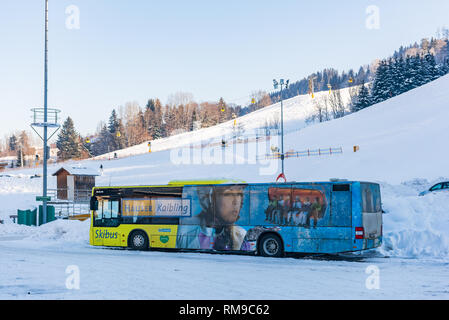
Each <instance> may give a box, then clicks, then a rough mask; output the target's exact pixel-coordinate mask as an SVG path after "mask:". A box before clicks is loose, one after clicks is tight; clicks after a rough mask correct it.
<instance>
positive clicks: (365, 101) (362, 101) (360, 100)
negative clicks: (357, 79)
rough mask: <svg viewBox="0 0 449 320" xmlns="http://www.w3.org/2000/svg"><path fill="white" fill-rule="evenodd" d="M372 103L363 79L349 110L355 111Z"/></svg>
mask: <svg viewBox="0 0 449 320" xmlns="http://www.w3.org/2000/svg"><path fill="white" fill-rule="evenodd" d="M372 104H373V103H372V101H371V96H370V93H369V90H368V88H367V87H366V85H365V81H363V82H362V85H361V87H360V90H359V93H358V95H357V100H356V102H355V104H354V105H353V106H352V109H351V111H352V112H357V111H360V110H362V109H365V108H367V107H369V106H371V105H372Z"/></svg>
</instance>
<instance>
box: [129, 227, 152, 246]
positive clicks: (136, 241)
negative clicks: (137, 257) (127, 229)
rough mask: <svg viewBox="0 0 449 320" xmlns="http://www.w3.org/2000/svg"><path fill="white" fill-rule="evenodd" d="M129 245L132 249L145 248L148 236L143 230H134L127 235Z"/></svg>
mask: <svg viewBox="0 0 449 320" xmlns="http://www.w3.org/2000/svg"><path fill="white" fill-rule="evenodd" d="M128 243H129V247H130V248H131V249H133V250H147V249H148V237H147V235H146V234H145V232H143V231H134V232H133V233H132V234H131V235H130V236H129V241H128Z"/></svg>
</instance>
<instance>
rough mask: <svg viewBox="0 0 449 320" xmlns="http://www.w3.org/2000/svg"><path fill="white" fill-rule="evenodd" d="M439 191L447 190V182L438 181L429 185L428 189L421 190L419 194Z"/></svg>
mask: <svg viewBox="0 0 449 320" xmlns="http://www.w3.org/2000/svg"><path fill="white" fill-rule="evenodd" d="M440 191H446V192H449V182H440V183H437V184H436V185H434V186H433V187H431V188H430V189H429V190H426V191H423V192H421V193H420V194H419V195H420V196H423V195H426V194H428V193H430V192H440Z"/></svg>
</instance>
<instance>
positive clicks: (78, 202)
mask: <svg viewBox="0 0 449 320" xmlns="http://www.w3.org/2000/svg"><path fill="white" fill-rule="evenodd" d="M47 195H48V196H49V197H51V199H52V200H51V201H49V202H47V203H48V204H49V205H52V206H54V207H55V216H56V217H57V218H70V217H72V216H75V215H83V214H89V213H90V197H91V195H92V190H73V189H72V190H69V189H63V188H58V189H48V192H47Z"/></svg>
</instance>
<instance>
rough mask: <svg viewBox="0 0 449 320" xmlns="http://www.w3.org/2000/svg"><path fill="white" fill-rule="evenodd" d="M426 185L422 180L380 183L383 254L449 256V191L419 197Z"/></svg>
mask: <svg viewBox="0 0 449 320" xmlns="http://www.w3.org/2000/svg"><path fill="white" fill-rule="evenodd" d="M428 185H429V183H427V182H426V181H425V180H421V181H419V180H415V181H411V182H406V183H403V184H401V185H399V186H391V185H386V184H383V185H382V197H383V207H384V210H385V211H386V212H387V213H386V214H384V243H383V246H382V247H381V248H380V250H379V251H380V252H381V253H382V254H385V255H388V256H395V257H408V258H438V259H440V258H441V259H449V192H447V193H443V192H441V193H431V194H427V195H425V196H422V197H420V196H418V192H419V191H423V190H425V189H426V187H427V186H428Z"/></svg>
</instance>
